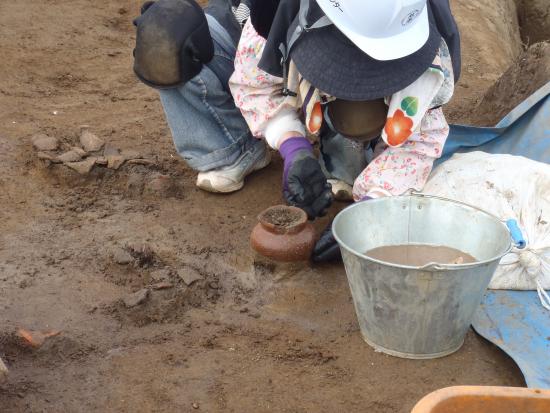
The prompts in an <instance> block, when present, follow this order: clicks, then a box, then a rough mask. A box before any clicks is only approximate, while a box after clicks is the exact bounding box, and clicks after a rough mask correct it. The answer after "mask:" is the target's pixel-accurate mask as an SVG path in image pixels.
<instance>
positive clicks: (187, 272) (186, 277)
mask: <svg viewBox="0 0 550 413" xmlns="http://www.w3.org/2000/svg"><path fill="white" fill-rule="evenodd" d="M178 277H179V278H181V279H182V280H183V282H184V283H185V285H191V284H193V283H194V282H196V281H199V280H202V279H203V276H202V275H201V274H200V273H199V272H198V271H197V270H195V269H194V268H190V267H187V268H182V269H180V270H178Z"/></svg>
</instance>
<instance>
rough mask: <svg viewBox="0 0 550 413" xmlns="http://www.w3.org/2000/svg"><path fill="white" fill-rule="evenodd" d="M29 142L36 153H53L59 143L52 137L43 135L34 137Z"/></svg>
mask: <svg viewBox="0 0 550 413" xmlns="http://www.w3.org/2000/svg"><path fill="white" fill-rule="evenodd" d="M31 142H32V144H33V146H34V148H35V149H36V150H37V151H55V150H56V149H57V148H58V146H59V141H58V140H57V138H54V137H53V136H48V135H44V134H43V133H40V134H37V135H34V136H33V137H32V138H31Z"/></svg>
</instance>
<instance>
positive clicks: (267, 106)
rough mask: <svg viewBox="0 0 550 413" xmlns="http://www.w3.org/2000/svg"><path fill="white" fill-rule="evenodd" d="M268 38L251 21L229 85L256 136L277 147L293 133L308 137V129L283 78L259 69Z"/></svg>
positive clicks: (239, 48) (248, 23)
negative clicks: (262, 35) (288, 95)
mask: <svg viewBox="0 0 550 413" xmlns="http://www.w3.org/2000/svg"><path fill="white" fill-rule="evenodd" d="M265 42H266V40H265V39H264V38H263V37H261V36H260V35H258V33H256V31H255V30H254V27H253V26H252V23H251V22H250V21H248V22H247V23H246V24H245V25H244V28H243V32H242V35H241V40H240V42H239V46H238V47H237V54H236V56H235V72H234V73H233V75H232V76H231V78H230V79H229V88H230V89H231V93H232V95H233V99H234V100H235V105H236V106H237V107H238V108H239V109H240V110H241V113H242V115H243V117H244V118H245V120H246V122H247V124H248V127H249V128H250V131H251V132H252V134H253V135H254V136H255V137H258V138H259V137H265V139H266V141H267V143H268V144H269V145H270V146H271V147H272V148H273V149H279V146H280V145H281V144H282V142H283V141H284V140H285V139H286V138H288V137H291V136H301V137H305V128H304V125H303V123H302V122H301V121H300V118H299V114H298V110H297V109H296V107H295V105H294V104H293V102H292V98H289V97H287V96H283V94H282V88H283V79H282V78H280V77H276V76H272V75H270V74H268V73H266V72H264V71H263V70H261V69H259V68H258V63H259V61H260V59H261V57H262V52H263V48H264V46H265Z"/></svg>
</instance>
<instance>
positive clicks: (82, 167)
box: [65, 158, 95, 175]
mask: <svg viewBox="0 0 550 413" xmlns="http://www.w3.org/2000/svg"><path fill="white" fill-rule="evenodd" d="M65 165H67V166H68V167H69V168H71V169H73V170H75V171H76V172H78V173H79V174H81V175H86V174H88V173H90V171H91V170H92V168H93V167H94V165H95V159H94V158H88V159H86V160H84V161H80V162H68V163H66V164H65Z"/></svg>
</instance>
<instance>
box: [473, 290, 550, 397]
mask: <svg viewBox="0 0 550 413" xmlns="http://www.w3.org/2000/svg"><path fill="white" fill-rule="evenodd" d="M472 327H473V328H474V330H475V331H476V332H477V333H478V334H480V335H481V336H483V337H485V338H486V339H487V340H489V341H491V342H492V343H494V344H495V345H497V346H498V347H500V348H501V349H502V350H503V351H504V352H506V353H507V354H508V355H509V356H510V357H511V358H512V359H513V360H514V361H515V362H516V364H517V365H518V367H519V368H520V369H521V371H522V373H523V375H524V377H525V382H526V383H527V386H528V387H531V388H537V389H550V311H547V310H546V309H544V308H543V307H542V306H541V305H540V301H539V298H538V295H537V292H536V291H503V290H498V291H496V290H494V291H489V292H487V294H486V295H485V298H484V300H483V303H482V304H481V306H480V308H479V310H478V311H477V313H476V317H475V318H474V321H473V323H472Z"/></svg>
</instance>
